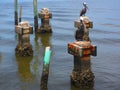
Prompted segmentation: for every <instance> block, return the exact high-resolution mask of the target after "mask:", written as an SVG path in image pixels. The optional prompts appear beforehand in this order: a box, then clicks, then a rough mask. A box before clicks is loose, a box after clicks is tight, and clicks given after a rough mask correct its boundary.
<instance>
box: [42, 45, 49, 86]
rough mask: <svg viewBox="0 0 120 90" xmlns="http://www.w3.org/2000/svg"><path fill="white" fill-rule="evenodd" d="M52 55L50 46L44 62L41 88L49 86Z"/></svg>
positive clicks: (46, 51) (47, 48)
mask: <svg viewBox="0 0 120 90" xmlns="http://www.w3.org/2000/svg"><path fill="white" fill-rule="evenodd" d="M50 56H51V50H50V47H46V50H45V56H44V63H43V71H42V77H41V88H47V83H48V75H49V64H50Z"/></svg>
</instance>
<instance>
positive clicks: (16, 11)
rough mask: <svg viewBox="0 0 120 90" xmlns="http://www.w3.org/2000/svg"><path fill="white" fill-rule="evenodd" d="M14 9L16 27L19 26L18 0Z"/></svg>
mask: <svg viewBox="0 0 120 90" xmlns="http://www.w3.org/2000/svg"><path fill="white" fill-rule="evenodd" d="M14 7H15V12H14V14H15V17H14V18H15V25H18V0H14Z"/></svg>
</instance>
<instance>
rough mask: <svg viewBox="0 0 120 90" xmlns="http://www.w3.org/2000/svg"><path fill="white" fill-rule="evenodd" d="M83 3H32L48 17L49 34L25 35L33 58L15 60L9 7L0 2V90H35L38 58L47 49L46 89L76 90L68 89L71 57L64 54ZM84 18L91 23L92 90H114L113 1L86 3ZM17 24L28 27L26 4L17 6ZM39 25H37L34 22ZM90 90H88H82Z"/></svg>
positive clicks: (119, 72)
mask: <svg viewBox="0 0 120 90" xmlns="http://www.w3.org/2000/svg"><path fill="white" fill-rule="evenodd" d="M82 2H83V0H54V1H52V0H45V1H38V9H39V10H40V9H41V8H43V7H47V8H49V9H50V11H51V12H52V14H53V18H52V19H51V25H52V29H53V33H52V34H46V35H38V36H35V35H34V34H33V35H30V39H31V44H32V46H33V50H34V55H33V57H28V58H20V57H16V56H15V51H14V49H15V47H16V45H17V43H18V41H17V38H16V34H15V32H14V3H13V0H12V1H10V0H5V1H1V3H0V32H1V33H0V42H1V43H0V90H41V89H40V77H41V73H42V65H43V55H44V49H45V47H46V46H48V45H49V46H51V48H52V56H51V63H50V73H49V81H48V90H80V89H77V88H75V87H73V86H71V85H70V77H69V75H70V74H71V72H72V69H73V56H72V55H70V54H68V53H67V44H68V43H69V42H73V41H74V40H75V39H74V32H75V28H74V20H76V19H77V18H78V16H79V12H80V9H81V7H82ZM86 2H87V3H88V7H89V11H88V12H87V14H86V15H87V16H88V17H89V18H90V19H91V21H93V23H94V27H93V29H90V38H91V40H92V43H93V44H95V45H97V50H98V51H97V53H98V55H97V57H91V67H92V71H93V73H94V75H95V83H94V84H95V85H94V87H93V89H92V90H120V80H119V79H120V59H119V58H120V54H119V52H120V47H119V46H120V36H119V35H120V17H119V16H120V6H119V3H120V1H119V0H114V1H112V0H94V1H93V0H89V1H86ZM20 5H22V6H23V18H22V19H23V20H28V21H29V22H30V24H31V25H32V26H33V25H34V21H33V20H34V19H33V4H32V0H31V1H29V0H26V1H25V2H23V1H20V3H19V6H20ZM39 21H40V20H39ZM88 90H91V89H88Z"/></svg>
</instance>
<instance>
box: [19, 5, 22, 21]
mask: <svg viewBox="0 0 120 90" xmlns="http://www.w3.org/2000/svg"><path fill="white" fill-rule="evenodd" d="M21 21H22V6H20V11H19V22H21Z"/></svg>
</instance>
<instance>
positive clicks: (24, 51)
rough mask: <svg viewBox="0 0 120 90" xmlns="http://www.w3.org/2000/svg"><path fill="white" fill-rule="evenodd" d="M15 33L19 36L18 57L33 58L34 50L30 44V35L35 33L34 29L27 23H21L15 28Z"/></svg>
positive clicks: (16, 50)
mask: <svg viewBox="0 0 120 90" xmlns="http://www.w3.org/2000/svg"><path fill="white" fill-rule="evenodd" d="M15 32H16V33H17V36H18V44H17V46H16V48H15V54H16V55H17V56H32V55H33V50H32V45H31V44H30V35H29V34H32V33H33V27H32V26H30V25H29V23H28V22H27V21H24V22H20V23H18V25H17V26H16V27H15Z"/></svg>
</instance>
